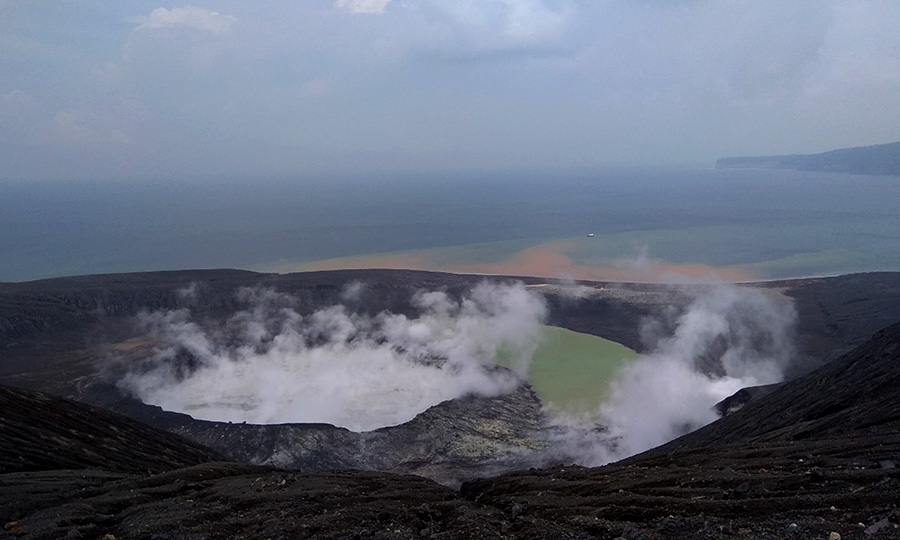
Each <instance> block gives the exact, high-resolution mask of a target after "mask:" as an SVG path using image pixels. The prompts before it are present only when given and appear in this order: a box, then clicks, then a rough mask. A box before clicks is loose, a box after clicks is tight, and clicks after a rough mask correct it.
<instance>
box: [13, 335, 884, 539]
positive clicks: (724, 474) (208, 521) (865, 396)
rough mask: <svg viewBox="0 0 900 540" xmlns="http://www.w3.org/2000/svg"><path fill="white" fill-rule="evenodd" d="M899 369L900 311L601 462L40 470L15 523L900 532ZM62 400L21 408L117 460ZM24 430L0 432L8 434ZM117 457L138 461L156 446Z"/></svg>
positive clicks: (386, 530)
mask: <svg viewBox="0 0 900 540" xmlns="http://www.w3.org/2000/svg"><path fill="white" fill-rule="evenodd" d="M898 381H900V325H895V326H892V327H890V328H888V329H886V330H884V331H882V332H880V333H879V334H878V335H877V336H876V337H875V338H874V339H873V340H871V341H870V342H869V343H866V344H864V345H863V346H862V347H859V348H857V349H855V350H854V351H852V352H850V353H848V354H847V355H845V356H843V357H842V358H839V359H838V360H837V361H836V362H835V363H833V364H832V365H828V366H825V367H823V368H822V369H820V370H818V371H816V372H814V373H811V374H809V375H807V376H805V377H803V378H801V379H798V380H796V381H793V382H790V383H787V384H785V385H784V386H783V387H782V388H781V389H779V390H778V391H776V392H775V393H773V394H771V396H769V397H770V398H772V399H771V401H770V400H769V397H764V398H762V399H760V400H759V401H757V402H754V403H751V404H750V405H747V406H746V407H745V408H744V409H742V410H741V411H739V412H737V413H735V414H734V415H732V416H730V417H727V418H725V419H723V420H720V421H719V422H717V423H714V424H712V425H710V426H709V427H707V428H705V429H704V430H701V431H698V432H696V433H695V434H693V435H688V436H686V437H685V438H683V439H680V440H677V441H674V442H673V443H670V444H669V445H666V446H664V447H662V448H660V449H657V450H653V451H650V452H648V453H646V454H644V455H640V456H636V457H634V458H631V459H629V460H626V461H624V462H621V463H617V464H613V465H609V466H606V467H601V468H597V469H584V468H578V467H566V468H555V469H549V470H543V471H534V470H532V471H523V472H518V473H513V474H509V475H505V476H502V477H499V478H495V479H489V480H479V481H474V482H470V483H467V484H464V485H463V487H462V489H461V491H459V492H454V491H451V490H449V489H446V488H443V487H441V486H439V485H437V484H435V483H434V482H431V481H428V480H425V479H423V478H419V477H413V476H402V475H392V474H385V473H361V472H344V473H317V474H304V473H299V472H285V471H279V470H275V469H270V468H260V467H251V466H246V465H237V464H229V463H209V464H203V465H197V466H193V467H188V468H182V469H177V470H171V471H167V472H162V473H160V474H155V475H154V474H139V473H126V472H108V471H104V470H89V469H84V468H77V469H68V470H39V471H31V472H20V473H8V474H0V521H3V522H6V523H7V530H8V531H9V535H10V536H13V535H15V536H23V537H30V538H61V537H69V538H100V537H102V536H103V535H105V534H113V535H114V536H115V537H116V538H138V539H147V540H150V539H152V538H157V539H159V538H173V539H175V538H185V539H193V538H210V537H215V538H225V537H228V538H232V537H245V538H266V537H271V538H423V537H424V538H446V539H449V538H504V537H507V538H534V539H537V538H566V539H575V538H579V539H580V538H585V539H587V538H618V537H623V538H630V539H638V538H641V539H657V538H660V539H661V538H698V539H725V538H729V539H735V538H744V539H748V538H797V539H805V538H828V537H829V534H830V533H831V532H838V533H840V534H841V536H842V538H897V537H898V529H897V526H898V523H900V511H898V508H900V467H898V464H900V433H898V413H897V408H896V406H895V405H896V404H897V403H898V402H900V384H897V383H898ZM18 395H19V396H20V397H22V398H23V399H26V400H27V399H36V398H34V397H29V395H28V394H27V393H19V394H18ZM56 405H58V407H52V408H48V407H35V408H28V407H20V408H19V412H17V416H18V421H19V422H21V423H22V424H25V425H35V426H43V427H39V428H36V429H37V430H38V431H39V432H41V431H43V432H45V433H46V435H45V436H43V438H40V437H39V438H38V440H52V439H53V438H54V437H55V434H58V433H72V435H73V436H75V437H77V438H78V440H80V441H83V442H84V445H85V446H84V449H85V450H86V451H87V453H95V454H97V455H98V456H101V457H103V459H109V460H110V461H111V462H112V460H113V458H112V457H107V456H108V454H110V453H111V452H112V453H115V452H116V450H115V449H112V450H111V449H110V448H108V447H107V446H106V445H105V444H104V441H103V440H102V439H99V438H96V437H83V436H81V435H78V433H80V431H81V430H82V429H84V427H85V426H83V425H82V424H81V423H79V422H74V423H73V422H72V421H71V419H72V418H78V417H79V414H80V413H79V414H75V413H72V412H71V411H70V410H69V409H70V408H72V407H81V406H76V405H74V404H72V403H71V402H65V401H60V402H58V403H57V404H56ZM82 410H87V409H82ZM125 429H131V428H125ZM134 429H140V428H134ZM144 433H147V434H150V433H157V436H159V437H160V438H159V440H158V441H159V444H160V446H161V447H165V446H166V445H167V444H170V443H169V442H168V438H167V437H168V436H165V435H163V434H159V433H158V432H155V431H152V430H151V431H145V432H144ZM151 442H152V441H151ZM16 444H17V439H16V438H15V436H14V435H13V433H12V431H11V430H7V429H4V430H0V449H4V451H7V449H10V448H14V447H15V445H16ZM5 459H8V458H5ZM118 459H120V460H121V461H122V463H120V464H117V465H115V467H116V469H117V470H125V469H129V468H133V469H139V468H140V467H141V466H143V459H144V458H143V457H141V456H140V455H133V454H127V453H126V454H124V455H122V456H120V457H119V458H118ZM132 459H133V460H135V461H133V462H132V461H131V460H132ZM166 459H168V458H166ZM178 464H179V463H178V462H177V460H173V461H172V462H171V466H172V467H175V466H178ZM45 465H46V466H47V467H56V466H59V465H64V466H74V465H77V464H72V465H68V464H64V463H55V462H52V461H48V462H46V464H45Z"/></svg>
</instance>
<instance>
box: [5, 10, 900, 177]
mask: <svg viewBox="0 0 900 540" xmlns="http://www.w3.org/2000/svg"><path fill="white" fill-rule="evenodd" d="M898 28H900V2H898V1H896V0H882V1H867V0H843V1H838V0H790V1H785V0H748V1H730V0H721V1H712V0H631V1H625V0H594V1H588V0H337V1H336V2H335V1H334V0H321V1H318V0H304V1H300V2H266V1H246V0H243V1H221V2H203V1H197V2H193V3H192V4H181V3H174V4H172V3H160V2H158V1H156V2H141V1H116V2H109V1H94V0H82V1H74V0H71V1H70V0H0V181H19V180H23V179H33V178H62V179H66V178H138V177H157V178H162V177H167V178H188V177H195V176H213V177H215V176H220V175H226V174H227V175H255V174H259V175H267V174H285V173H286V174H301V175H302V174H322V173H338V174H345V173H353V174H359V173H368V172H390V171H397V170H400V171H426V172H427V171H439V170H448V169H523V168H542V169H553V168H557V167H593V166H602V165H604V164H620V163H711V162H712V161H713V160H714V159H715V158H716V157H719V156H722V155H741V154H765V153H780V152H785V153H787V152H817V151H824V150H828V149H831V148H835V147H841V146H853V145H863V144H874V143H880V142H889V141H894V140H900V31H898Z"/></svg>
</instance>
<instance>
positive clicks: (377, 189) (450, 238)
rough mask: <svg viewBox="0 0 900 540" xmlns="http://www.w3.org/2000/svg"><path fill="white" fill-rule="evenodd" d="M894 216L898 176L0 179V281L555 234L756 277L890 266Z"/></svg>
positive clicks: (610, 256) (605, 259) (623, 254)
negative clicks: (592, 235)
mask: <svg viewBox="0 0 900 540" xmlns="http://www.w3.org/2000/svg"><path fill="white" fill-rule="evenodd" d="M898 210H900V178H897V177H869V176H853V175H839V174H821V173H802V172H793V171H762V170H758V171H757V170H734V171H727V170H722V171H719V170H707V169H670V170H662V169H656V170H644V169H628V170H624V169H617V170H606V171H600V172H578V173H566V174H563V173H558V174H549V173H548V174H529V175H523V174H507V175H497V174H492V175H486V174H485V175H478V174H467V175H465V176H463V175H458V176H445V177H428V178H423V177H413V176H408V177H402V178H398V177H393V178H366V179H356V180H323V179H312V180H310V179H305V180H301V179H288V180H285V179H281V180H258V179H257V180H254V181H249V180H248V181H246V182H237V181H229V182H227V183H226V182H210V181H206V182H192V181H190V180H189V179H186V180H185V181H183V182H170V183H129V182H125V181H122V182H119V183H104V184H99V183H98V184H84V183H81V184H67V183H62V182H60V183H41V184H5V185H0V280H2V281H18V280H27V279H36V278H42V277H52V276H61V275H71V274H88V273H99V272H124V271H140V270H159V269H182V268H214V267H238V268H251V269H263V268H274V267H278V266H283V265H285V264H286V263H303V262H309V261H315V260H321V259H329V258H335V257H348V256H359V255H366V254H372V253H384V252H394V251H401V250H421V249H432V248H447V247H449V246H457V247H455V248H453V249H450V250H446V251H444V252H443V253H444V256H445V257H450V258H452V257H459V258H461V259H465V260H466V261H465V262H471V261H474V262H491V261H493V260H499V259H502V258H504V257H508V256H509V255H511V254H513V253H515V252H516V251H518V250H521V249H524V248H527V247H529V246H533V245H537V244H540V243H543V242H548V241H558V240H570V241H571V245H570V251H569V255H570V256H571V257H572V258H573V259H574V260H576V261H577V262H579V263H583V264H593V265H603V264H608V263H609V262H611V261H613V262H614V261H617V260H620V259H629V258H635V257H640V256H646V257H650V258H653V259H658V260H662V261H666V262H671V263H677V264H706V265H711V266H727V267H735V268H741V269H746V270H749V271H751V272H753V273H754V274H755V275H757V276H759V277H762V278H781V277H796V276H804V275H822V274H837V273H845V272H853V271H866V270H900V249H898V246H900V212H898ZM588 232H591V233H595V234H596V237H595V238H592V239H587V238H586V234H587V233H588ZM459 246H462V247H459Z"/></svg>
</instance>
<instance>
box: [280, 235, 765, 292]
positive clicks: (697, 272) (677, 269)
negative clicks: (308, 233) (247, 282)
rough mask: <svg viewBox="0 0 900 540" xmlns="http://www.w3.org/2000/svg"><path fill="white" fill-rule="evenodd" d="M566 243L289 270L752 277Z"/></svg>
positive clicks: (653, 279) (632, 278)
mask: <svg viewBox="0 0 900 540" xmlns="http://www.w3.org/2000/svg"><path fill="white" fill-rule="evenodd" d="M570 247H571V244H570V243H569V242H551V243H546V244H541V245H538V246H534V247H531V248H527V249H524V250H522V251H519V252H518V253H516V254H514V255H513V256H511V257H509V258H507V259H505V260H502V261H497V262H490V263H452V262H450V263H447V262H440V261H439V257H437V256H436V255H435V252H434V251H431V250H430V251H418V252H410V253H396V254H385V255H372V256H360V257H347V258H341V259H329V260H325V261H318V262H314V263H310V264H304V265H301V266H298V267H293V268H291V270H292V271H309V270H341V269H370V268H371V269H374V268H394V269H405V270H432V271H439V272H456V273H462V274H490V275H503V276H522V277H526V276H528V277H545V278H555V279H559V278H565V279H576V280H592V281H622V282H641V283H668V282H685V281H689V282H701V281H706V282H710V281H714V282H744V281H754V280H755V279H756V277H755V276H753V275H752V274H750V273H748V272H744V271H742V270H739V269H735V268H716V267H713V266H708V265H704V264H670V263H665V262H662V261H648V260H637V261H629V260H623V261H620V262H617V263H615V264H614V265H612V266H591V265H585V264H580V263H577V262H575V261H573V260H572V258H571V257H570V256H569V255H567V254H566V251H568V250H569V248H570Z"/></svg>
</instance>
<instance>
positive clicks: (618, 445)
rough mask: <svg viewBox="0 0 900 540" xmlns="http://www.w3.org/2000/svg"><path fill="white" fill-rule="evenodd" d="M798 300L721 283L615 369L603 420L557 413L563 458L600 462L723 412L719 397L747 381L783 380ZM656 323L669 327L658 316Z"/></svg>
mask: <svg viewBox="0 0 900 540" xmlns="http://www.w3.org/2000/svg"><path fill="white" fill-rule="evenodd" d="M795 318H796V314H795V311H794V308H793V305H792V304H790V303H789V302H787V301H785V300H776V299H774V298H772V297H771V296H769V295H767V294H766V293H765V292H762V291H759V290H755V289H750V288H740V287H736V286H726V285H722V286H717V287H715V288H714V289H712V290H711V291H709V292H708V293H705V294H702V295H700V296H698V297H697V298H696V299H695V300H694V301H693V302H692V303H691V304H690V306H689V307H688V308H687V309H686V310H685V311H684V312H683V313H682V314H681V315H679V316H678V317H677V319H676V320H675V321H674V330H673V331H672V333H671V335H668V336H663V337H660V336H657V338H656V343H655V346H653V347H651V349H650V350H651V352H650V353H648V354H645V355H642V356H641V357H640V358H638V359H637V360H635V361H634V362H632V363H631V364H628V365H627V366H626V367H625V368H624V369H623V370H622V371H621V372H620V373H619V375H618V376H617V377H616V380H615V381H614V383H613V386H612V390H611V393H610V399H609V400H608V402H607V403H606V404H605V405H604V406H602V407H601V410H600V412H601V415H602V417H603V418H604V423H605V425H606V428H605V429H602V430H598V429H596V427H595V426H593V425H590V424H589V423H578V422H567V421H566V420H565V419H559V423H560V425H559V426H557V427H558V429H557V430H555V431H554V432H552V438H553V439H554V442H555V443H556V445H555V449H556V451H557V452H558V453H559V455H562V456H563V459H571V460H573V461H575V462H578V463H579V464H582V465H589V466H595V465H602V464H604V463H609V462H611V461H616V460H618V459H623V458H625V457H628V456H631V455H634V454H636V453H639V452H642V451H644V450H649V449H650V448H653V447H656V446H659V445H661V444H664V443H666V442H668V441H670V440H672V439H675V438H676V437H679V436H681V435H684V434H685V433H688V432H690V431H693V430H695V429H698V428H700V427H702V426H704V425H706V424H708V423H710V422H712V421H714V420H716V419H717V418H718V417H719V415H718V413H717V412H716V411H715V409H714V405H715V404H716V403H718V402H719V401H721V400H723V399H725V398H726V397H728V396H730V395H732V394H734V393H735V392H737V391H738V390H740V389H741V388H744V387H748V386H756V385H761V384H769V383H775V382H779V381H781V380H782V378H783V370H784V368H785V367H787V364H788V362H790V360H791V359H792V357H793V355H794V339H793V331H794V323H795ZM650 326H654V327H655V328H656V330H657V331H659V329H660V328H664V327H667V326H668V325H665V324H655V325H650Z"/></svg>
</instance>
